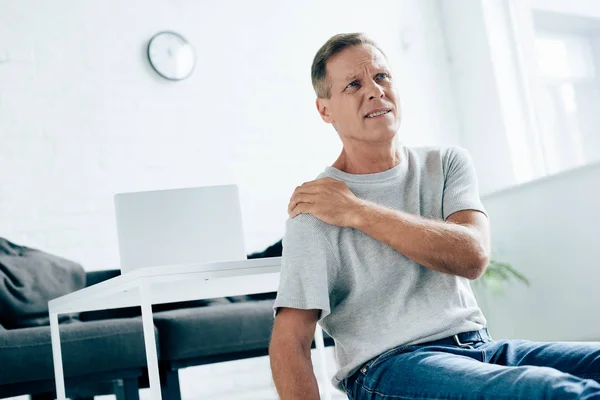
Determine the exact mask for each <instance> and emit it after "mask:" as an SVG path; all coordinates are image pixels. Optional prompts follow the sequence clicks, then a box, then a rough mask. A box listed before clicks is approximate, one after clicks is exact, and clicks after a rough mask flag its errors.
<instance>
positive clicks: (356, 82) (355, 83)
mask: <svg viewBox="0 0 600 400" xmlns="http://www.w3.org/2000/svg"><path fill="white" fill-rule="evenodd" d="M357 86H358V81H354V82H350V83H349V84H348V86H346V87H348V88H353V87H357Z"/></svg>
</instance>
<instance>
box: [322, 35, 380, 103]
mask: <svg viewBox="0 0 600 400" xmlns="http://www.w3.org/2000/svg"><path fill="white" fill-rule="evenodd" d="M365 44H367V45H371V46H373V47H375V48H376V49H377V50H379V51H380V52H381V54H383V56H384V57H386V56H385V53H384V52H383V50H381V48H380V47H379V46H378V45H377V43H375V42H374V41H373V40H372V39H370V38H368V37H367V36H366V35H365V34H364V33H339V34H337V35H335V36H332V37H331V38H330V39H329V40H328V41H327V42H325V44H324V45H323V46H321V48H320V49H319V51H317V54H316V55H315V58H314V59H313V63H312V67H311V71H310V74H311V79H312V85H313V88H314V89H315V93H316V94H317V97H320V98H322V99H329V98H330V97H331V84H330V82H328V80H327V61H329V59H330V58H332V57H333V56H335V55H336V54H339V53H341V52H342V50H344V49H346V48H348V47H353V46H358V45H365ZM386 58H387V57H386Z"/></svg>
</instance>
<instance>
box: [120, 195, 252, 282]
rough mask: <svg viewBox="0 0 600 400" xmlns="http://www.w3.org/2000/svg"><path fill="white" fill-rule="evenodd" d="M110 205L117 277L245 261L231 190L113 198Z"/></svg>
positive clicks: (238, 215)
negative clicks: (117, 259)
mask: <svg viewBox="0 0 600 400" xmlns="http://www.w3.org/2000/svg"><path fill="white" fill-rule="evenodd" d="M114 202H115V213H116V219H117V234H118V242H119V257H120V259H121V273H122V274H125V273H127V272H131V271H135V270H137V269H139V268H145V267H154V266H167V265H178V264H190V263H203V262H218V261H237V260H245V259H246V253H245V245H244V234H243V229H242V213H241V209H240V201H239V190H238V187H237V185H221V186H205V187H195V188H185V189H171V190H156V191H146V192H135V193H118V194H116V195H115V197H114Z"/></svg>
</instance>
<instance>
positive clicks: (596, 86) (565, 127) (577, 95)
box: [534, 12, 600, 173]
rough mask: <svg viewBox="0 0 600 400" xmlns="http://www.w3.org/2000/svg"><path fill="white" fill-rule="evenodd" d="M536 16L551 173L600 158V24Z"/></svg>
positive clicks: (540, 100) (541, 118) (540, 103)
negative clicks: (599, 73)
mask: <svg viewBox="0 0 600 400" xmlns="http://www.w3.org/2000/svg"><path fill="white" fill-rule="evenodd" d="M581 19H583V18H581V17H571V16H565V15H560V14H553V13H548V12H534V23H535V38H534V50H535V60H536V67H537V68H536V70H537V75H538V82H539V91H538V94H537V96H536V104H535V107H536V109H537V114H538V122H539V128H540V136H541V147H542V151H543V153H544V154H543V155H544V159H545V164H546V169H547V171H546V172H547V173H556V172H560V171H563V170H566V169H570V168H574V167H577V166H580V165H583V164H586V163H590V162H593V161H596V160H600V79H599V76H598V72H599V70H598V68H599V67H600V65H599V63H598V60H600V54H599V52H600V21H594V20H592V19H587V18H585V19H584V20H585V22H584V23H582V21H581Z"/></svg>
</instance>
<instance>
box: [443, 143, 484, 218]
mask: <svg viewBox="0 0 600 400" xmlns="http://www.w3.org/2000/svg"><path fill="white" fill-rule="evenodd" d="M462 210H477V211H481V212H482V213H484V214H486V215H487V213H486V212H485V209H484V207H483V204H482V203H481V199H480V198H479V187H478V182H477V174H476V172H475V166H474V165H473V160H472V159H471V156H470V155H469V152H468V151H467V150H465V149H463V148H461V147H450V148H448V149H447V151H446V154H445V157H444V195H443V202H442V211H443V215H444V220H446V219H447V218H448V217H449V216H450V215H452V214H453V213H455V212H457V211H462Z"/></svg>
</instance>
